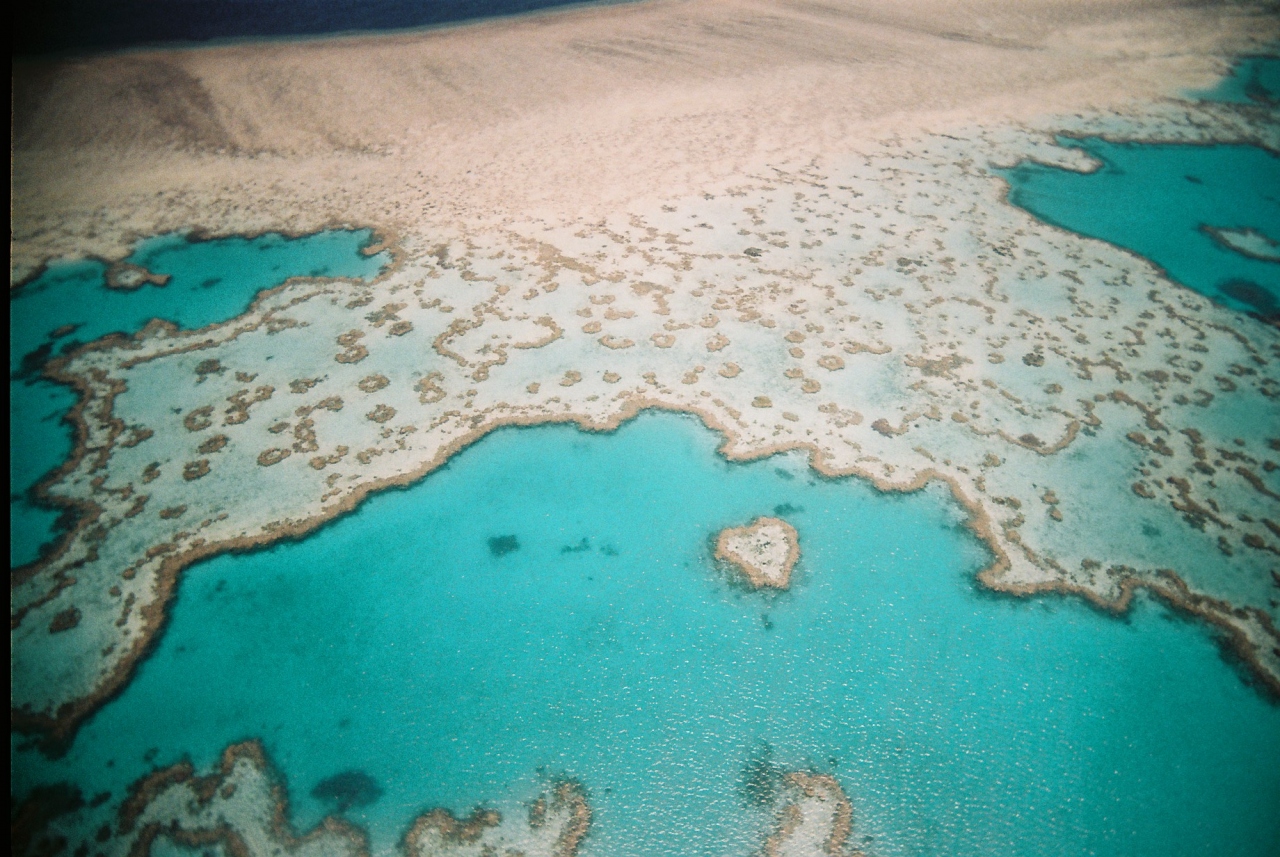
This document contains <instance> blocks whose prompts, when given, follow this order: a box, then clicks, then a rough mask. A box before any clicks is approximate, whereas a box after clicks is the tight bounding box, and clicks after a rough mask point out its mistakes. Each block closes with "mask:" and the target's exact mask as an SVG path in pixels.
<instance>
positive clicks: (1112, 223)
mask: <svg viewBox="0 0 1280 857" xmlns="http://www.w3.org/2000/svg"><path fill="white" fill-rule="evenodd" d="M1059 143H1060V144H1061V145H1063V146H1068V147H1072V148H1079V149H1082V150H1084V151H1085V152H1087V153H1088V154H1089V155H1091V156H1092V157H1094V158H1096V159H1097V160H1098V161H1100V162H1101V167H1100V168H1099V169H1097V170H1096V171H1094V172H1090V173H1081V172H1076V171H1074V170H1068V169H1063V168H1060V167H1054V166H1047V165H1045V164H1040V163H1035V162H1031V161H1024V162H1023V163H1021V164H1019V165H1018V166H1016V167H1014V168H1013V169H1010V170H1003V171H1001V174H1002V175H1003V176H1004V177H1005V178H1006V179H1008V181H1009V184H1010V190H1009V201H1010V202H1012V203H1013V204H1014V205H1017V206H1019V207H1021V208H1024V209H1026V210H1027V211H1030V212H1031V213H1032V214H1034V215H1036V216H1037V217H1039V218H1040V219H1042V220H1045V221H1048V222H1049V223H1052V224H1054V225H1056V226H1060V227H1062V228H1064V229H1070V230H1072V231H1073V232H1078V233H1080V234H1082V235H1087V236H1090V237H1092V238H1100V239H1102V240H1104V241H1109V242H1111V243H1113V244H1116V245H1118V246H1120V247H1124V248H1126V249H1129V250H1132V251H1134V252H1135V253H1138V254H1139V255H1141V256H1144V257H1146V258H1147V259H1150V260H1151V261H1152V262H1154V263H1155V264H1157V265H1159V266H1160V267H1161V268H1162V269H1164V271H1165V272H1166V273H1167V274H1168V276H1169V277H1171V278H1172V279H1173V280H1175V281H1177V282H1178V283H1181V284H1182V285H1184V286H1187V287H1188V288H1191V289H1194V290H1195V291H1197V292H1199V293H1200V294H1202V295H1205V296H1206V297H1208V298H1210V299H1212V300H1214V301H1216V302H1218V303H1220V304H1222V305H1224V306H1228V307H1230V308H1232V309H1235V310H1238V311H1240V312H1247V313H1251V314H1254V315H1257V316H1260V317H1262V318H1265V319H1267V320H1272V321H1274V320H1275V319H1277V318H1280V263H1277V262H1276V261H1272V260H1269V259H1267V258H1265V257H1264V256H1262V255H1259V254H1258V253H1255V252H1250V251H1249V249H1248V246H1247V243H1246V242H1245V241H1243V240H1237V241H1236V243H1237V246H1233V244H1232V240H1235V239H1232V236H1243V237H1245V238H1251V239H1252V240H1253V241H1254V243H1255V244H1257V245H1258V246H1259V247H1262V248H1265V247H1267V246H1269V245H1273V244H1275V243H1276V242H1277V239H1280V157H1278V156H1277V155H1276V154H1275V153H1273V152H1269V151H1267V150H1265V149H1261V148H1258V147H1256V146H1242V145H1219V146H1203V145H1190V144H1163V143H1160V144H1156V143H1140V142H1119V143H1117V142H1108V141H1106V140H1102V139H1099V138H1094V137H1090V138H1085V139H1079V140H1076V139H1067V138H1059ZM1228 239H1230V240H1228Z"/></svg>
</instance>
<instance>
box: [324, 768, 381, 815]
mask: <svg viewBox="0 0 1280 857" xmlns="http://www.w3.org/2000/svg"><path fill="white" fill-rule="evenodd" d="M311 796H312V797H313V798H315V799H316V800H319V801H323V802H325V803H328V804H331V805H332V806H333V807H334V811H335V812H336V813H338V814H339V815H340V814H342V813H344V812H346V811H347V810H349V809H351V808H352V807H357V808H358V807H363V806H369V805H370V804H372V803H375V802H376V801H377V800H378V798H380V797H382V787H381V786H379V785H378V781H377V780H375V779H374V778H373V777H371V776H369V775H368V774H366V773H365V772H364V771H343V772H342V773H340V774H334V775H333V776H332V777H327V778H325V779H323V780H321V781H320V782H319V783H317V784H316V787H315V788H313V789H312V790H311Z"/></svg>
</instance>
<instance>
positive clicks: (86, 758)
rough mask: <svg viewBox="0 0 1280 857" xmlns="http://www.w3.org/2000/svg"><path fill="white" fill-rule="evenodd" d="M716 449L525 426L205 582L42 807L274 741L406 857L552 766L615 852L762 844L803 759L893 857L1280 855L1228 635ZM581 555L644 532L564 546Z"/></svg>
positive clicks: (306, 820)
mask: <svg viewBox="0 0 1280 857" xmlns="http://www.w3.org/2000/svg"><path fill="white" fill-rule="evenodd" d="M717 441H718V438H717V437H716V436H715V435H713V434H712V433H711V432H708V431H706V430H705V429H703V428H702V427H701V426H700V425H698V424H697V423H696V422H695V421H693V420H691V419H688V418H682V417H677V416H674V415H670V414H664V415H642V416H640V417H639V418H637V419H636V420H635V421H634V422H632V423H629V424H627V425H625V426H623V427H622V428H621V429H619V430H618V431H617V432H616V433H612V434H590V435H584V434H582V433H580V432H578V431H576V430H575V429H573V428H570V427H566V426H548V427H541V428H536V429H507V430H503V431H499V432H495V433H494V434H491V435H489V436H488V437H486V438H485V439H484V440H483V441H481V442H480V443H477V444H476V445H474V446H472V447H471V448H469V449H467V450H466V451H464V452H463V453H461V454H460V455H458V456H457V457H456V458H455V459H454V460H453V461H452V462H451V463H450V466H449V467H446V468H442V469H440V470H438V471H436V472H435V473H433V474H431V475H430V476H428V477H427V478H426V479H424V480H423V481H421V482H420V483H418V484H416V485H414V486H412V487H411V488H409V489H407V490H403V491H389V492H385V493H382V494H379V495H377V496H375V497H372V498H370V500H369V501H368V502H366V503H365V504H364V505H363V506H361V507H360V509H358V510H357V511H355V512H354V513H352V514H350V515H348V516H346V517H344V518H342V519H340V520H337V521H335V522H333V523H332V524H331V525H329V526H327V527H324V528H322V529H320V530H318V531H317V532H316V533H315V534H313V535H312V536H310V537H308V538H306V539H304V540H302V541H299V542H293V543H282V544H280V545H278V546H276V547H274V548H270V549H266V550H261V551H257V552H254V553H250V554H241V555H226V556H221V557H217V558H215V559H211V560H209V561H208V562H205V563H202V564H200V565H198V566H195V567H192V568H191V569H189V570H188V571H186V572H185V573H184V576H183V578H182V581H181V584H180V589H179V592H178V595H177V600H176V603H175V604H174V605H173V606H172V613H171V619H170V622H169V624H168V626H167V628H166V630H165V632H164V636H163V637H162V638H161V639H160V640H159V642H158V645H157V646H156V647H155V650H154V652H153V654H152V655H151V656H150V657H149V659H148V660H147V661H145V662H144V663H143V664H142V666H141V667H140V669H139V670H138V672H137V674H136V676H135V677H134V679H133V681H132V682H131V683H130V685H129V686H128V687H127V688H126V689H125V690H124V692H123V693H122V694H121V695H120V696H119V697H117V698H116V699H114V700H113V701H112V702H110V703H108V704H107V705H106V706H105V707H104V708H103V709H102V710H101V711H100V712H99V713H98V714H97V715H95V716H94V717H93V718H92V719H91V720H90V721H89V722H87V723H86V724H85V725H84V726H83V728H82V729H81V730H80V732H79V733H78V735H77V737H76V740H75V742H74V743H73V745H72V746H71V747H70V748H68V751H67V753H66V755H65V756H63V757H61V758H59V759H56V760H53V759H48V758H45V757H43V756H41V755H40V754H39V753H38V751H34V750H31V749H22V747H21V744H22V741H21V739H18V740H16V741H14V742H13V744H12V745H11V749H13V750H14V751H15V756H14V762H13V765H12V768H11V779H10V789H11V794H13V795H14V796H15V797H17V798H18V799H19V800H20V799H21V798H22V797H24V796H25V795H26V794H28V793H30V792H31V791H32V790H34V789H35V788H38V787H41V786H48V785H51V784H53V783H57V782H60V781H64V780H66V781H71V782H74V783H75V784H76V785H77V786H78V787H79V788H80V789H81V791H82V793H84V794H86V795H90V794H99V793H102V792H110V793H111V794H113V795H117V796H119V795H122V794H124V793H125V791H126V788H127V786H128V784H129V783H131V782H132V781H134V780H135V779H136V778H137V777H139V776H141V775H142V774H144V773H146V772H147V771H148V770H150V769H151V768H153V767H155V766H162V765H168V764H171V763H173V762H176V761H178V760H179V759H181V758H184V757H189V758H191V760H192V761H193V762H194V763H195V764H196V765H197V766H198V767H200V768H202V769H207V768H208V767H210V766H212V765H213V764H215V763H216V761H217V759H218V756H219V753H220V752H221V750H222V748H223V747H225V746H226V745H227V744H228V743H230V742H232V741H237V740H241V739H243V738H245V737H248V736H258V737H261V738H262V739H263V741H264V744H265V746H266V749H267V752H268V753H269V755H270V757H271V758H272V759H273V760H274V761H275V762H276V763H277V764H278V766H279V768H280V771H281V773H282V776H283V777H284V780H285V781H286V783H287V785H288V787H289V797H290V810H291V813H292V820H293V822H294V823H295V825H296V826H297V827H298V828H300V829H306V828H309V827H310V826H311V825H313V824H315V823H316V822H317V821H319V820H320V819H321V818H322V817H323V815H324V814H325V813H327V812H332V811H335V809H338V808H342V807H345V808H344V809H343V813H344V815H345V816H346V817H347V818H349V819H350V820H352V821H354V822H356V823H359V824H361V825H362V826H364V827H366V829H368V831H369V833H370V836H371V838H372V843H371V845H372V848H371V850H372V852H373V853H375V854H377V853H389V852H390V851H391V850H392V849H393V848H394V846H395V843H396V841H397V840H398V839H399V838H400V837H401V836H402V835H403V833H404V830H405V828H406V826H407V824H408V823H409V821H410V819H412V818H413V817H414V816H415V815H416V814H418V813H420V812H422V811H424V810H426V809H429V808H431V807H434V806H445V807H449V808H450V809H452V810H453V811H454V812H455V813H458V814H465V813H467V812H469V811H470V810H471V808H472V807H474V806H476V805H477V804H482V803H483V804H489V805H494V804H497V805H498V807H499V808H504V809H508V808H510V809H513V811H516V812H520V811H522V810H521V807H520V802H521V801H522V800H524V799H526V798H527V797H529V796H530V794H531V791H536V789H537V782H538V778H539V776H540V775H539V771H544V772H547V774H548V775H549V776H553V777H554V776H559V775H564V776H569V777H574V778H577V779H578V780H580V781H581V782H582V783H583V784H584V785H585V786H586V788H587V790H588V792H589V794H590V796H591V797H590V799H591V802H592V807H593V812H594V816H593V822H592V831H591V845H592V849H593V853H597V854H607V855H610V857H702V855H705V857H722V855H725V854H747V853H754V852H755V851H757V850H758V849H759V846H760V844H761V842H762V839H763V836H762V832H763V831H764V830H766V829H767V827H768V826H769V824H770V823H771V822H772V808H771V807H770V806H769V804H770V801H771V800H772V799H773V798H774V797H775V796H776V790H777V784H778V779H779V776H780V774H781V772H783V771H789V770H796V769H815V770H821V771H826V772H829V773H832V774H833V775H835V776H836V777H837V778H838V779H839V781H840V782H841V783H842V785H843V786H844V788H845V789H846V790H847V791H848V793H849V794H850V796H851V799H852V800H853V803H854V807H855V827H856V831H857V836H858V837H859V840H858V841H857V842H856V843H855V844H865V843H863V841H862V840H861V837H864V836H866V837H871V838H872V839H873V846H874V850H873V852H872V853H875V854H876V855H878V856H879V857H904V855H920V857H928V855H937V857H955V855H988V854H991V855H1005V854H1010V855H1013V854H1016V855H1026V857H1059V855H1064V854H1072V855H1075V854H1093V855H1114V857H1120V855H1124V857H1146V856H1147V855H1149V857H1156V855H1161V857H1163V855H1169V854H1232V855H1241V857H1272V855H1274V854H1276V853H1280V852H1278V851H1277V847H1278V846H1280V816H1277V815H1276V813H1275V812H1274V809H1275V807H1276V806H1277V805H1280V767H1278V766H1277V765H1276V764H1275V760H1276V759H1277V758H1280V707H1276V706H1274V705H1270V704H1269V703H1267V702H1266V701H1265V700H1264V699H1263V698H1262V697H1260V696H1259V695H1258V694H1257V693H1254V692H1253V691H1251V690H1250V689H1249V688H1248V687H1245V686H1244V685H1243V683H1241V682H1240V681H1239V680H1238V678H1237V677H1236V675H1235V674H1234V673H1233V672H1232V671H1231V670H1230V669H1228V668H1226V667H1225V666H1224V664H1223V663H1222V661H1221V659H1220V656H1219V653H1218V651H1217V649H1216V648H1215V646H1214V643H1213V641H1212V639H1211V638H1210V635H1209V634H1207V633H1205V631H1204V629H1203V628H1202V627H1200V626H1199V625H1197V624H1195V623H1191V622H1187V621H1183V620H1179V619H1177V618H1176V617H1171V616H1170V614H1168V613H1167V612H1166V611H1165V610H1164V609H1163V608H1160V607H1158V606H1156V605H1154V604H1151V603H1148V602H1144V601H1142V600H1141V599H1139V602H1140V603H1139V604H1138V605H1137V607H1136V609H1135V612H1134V614H1132V616H1131V617H1130V619H1129V621H1117V620H1116V619H1114V618H1112V617H1110V616H1108V615H1106V614H1103V613H1102V612H1100V611H1097V610H1094V609H1092V608H1090V607H1088V606H1087V605H1085V604H1084V603H1082V602H1081V601H1080V600H1078V599H1064V598H1060V597H1046V598H1041V599H1025V600H1024V599H1015V598H1009V597H1004V596H996V595H992V594H990V593H986V594H983V593H984V591H983V590H979V589H978V588H977V586H976V584H975V581H974V575H975V573H976V572H977V571H978V570H979V569H981V568H982V567H983V566H984V565H986V564H987V563H989V562H990V561H991V557H990V554H989V553H988V552H987V551H986V550H985V549H984V547H983V546H982V545H981V544H979V543H978V542H977V541H976V540H975V539H974V538H973V536H972V534H971V533H970V532H969V531H968V530H967V529H965V527H964V525H963V520H964V511H963V509H961V508H960V507H959V506H958V504H956V503H954V502H952V501H951V500H950V497H949V495H948V494H947V493H946V492H945V491H944V490H942V489H941V487H940V486H937V485H934V486H932V487H930V488H928V489H926V490H924V491H921V492H918V493H915V494H910V495H885V494H880V493H878V492H876V491H875V490H874V489H873V488H871V487H870V486H868V485H867V484H866V483H863V482H859V481H856V480H849V479H843V480H837V479H822V480H809V479H785V478H783V477H782V476H781V475H780V473H779V471H782V472H785V473H788V474H800V473H804V472H805V469H806V463H805V461H804V459H803V457H802V456H800V455H798V454H787V455H781V456H776V457H774V458H771V459H768V460H762V461H756V462H751V463H744V464H728V463H726V462H725V461H723V460H722V459H720V458H718V457H717V456H716V454H715V446H716V443H717ZM778 465H783V466H782V467H778ZM784 504H788V505H790V506H791V507H792V508H799V507H804V509H805V510H806V511H805V512H804V514H803V515H796V516H795V517H793V518H791V523H792V524H793V525H794V526H795V527H796V528H797V530H798V532H799V537H800V545H801V558H800V563H799V565H798V566H797V570H796V574H795V575H794V576H793V579H792V588H791V589H790V590H789V591H787V592H782V593H772V594H766V593H761V592H753V591H748V590H746V589H744V588H743V587H741V586H735V585H734V584H733V581H732V579H731V578H730V577H729V576H728V573H727V571H726V570H725V569H722V568H720V567H718V565H717V564H716V562H715V561H714V559H713V555H712V547H711V545H709V544H708V538H709V537H713V536H714V535H715V534H716V533H717V532H718V531H719V530H720V529H721V528H723V527H726V526H738V525H741V524H743V523H745V522H749V521H750V520H752V519H753V518H755V517H757V516H758V515H760V514H762V513H765V512H766V511H767V510H769V509H772V508H774V507H778V506H782V505H784ZM495 533H498V534H513V535H514V536H515V537H516V538H517V539H518V541H519V545H520V548H519V550H518V551H515V552H511V553H506V554H503V555H496V554H495V553H494V552H493V551H491V550H490V547H489V542H488V540H489V539H490V538H493V537H494V534H495ZM584 542H585V543H586V544H589V545H611V546H613V547H614V548H615V549H614V550H612V551H611V552H606V551H603V550H599V551H597V550H586V551H571V552H565V551H564V547H565V546H566V545H575V544H578V545H580V544H583V543H584ZM335 778H336V781H335ZM523 811H526V812H527V810H523Z"/></svg>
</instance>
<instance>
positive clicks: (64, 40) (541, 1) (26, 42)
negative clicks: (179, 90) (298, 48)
mask: <svg viewBox="0 0 1280 857" xmlns="http://www.w3.org/2000/svg"><path fill="white" fill-rule="evenodd" d="M575 2H582V0H49V2H45V3H35V4H24V5H21V6H19V7H17V8H16V9H15V11H14V15H15V25H14V34H13V48H14V52H15V53H18V54H41V53H49V52H54V51H84V50H95V49H105V48H122V47H130V46H136V45H146V44H157V43H173V42H204V41H208V40H210V39H231V38H255V37H258V38H263V37H282V36H312V35H321V34H324V33H341V32H347V31H351V30H394V29H403V28H408V27H425V26H430V25H435V24H448V23H454V22H459V21H467V20H473V19H479V18H493V17H498V16H502V15H517V14H520V13H523V12H532V11H536V10H538V9H550V8H554V7H557V6H566V5H570V4H572V3H575Z"/></svg>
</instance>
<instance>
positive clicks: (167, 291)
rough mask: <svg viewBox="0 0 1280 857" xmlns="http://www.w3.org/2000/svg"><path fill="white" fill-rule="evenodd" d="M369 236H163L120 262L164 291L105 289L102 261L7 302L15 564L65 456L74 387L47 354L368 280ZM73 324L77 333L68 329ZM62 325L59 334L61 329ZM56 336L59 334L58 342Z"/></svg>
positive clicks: (24, 558) (42, 523)
mask: <svg viewBox="0 0 1280 857" xmlns="http://www.w3.org/2000/svg"><path fill="white" fill-rule="evenodd" d="M371 240H372V235H371V233H370V231H369V230H367V229H364V230H354V231H346V230H332V231H328V232H320V233H316V234H315V235H308V236H305V237H302V238H295V239H291V238H285V237H283V236H281V235H275V234H269V235H262V236H259V237H257V238H241V237H231V238H219V239H215V240H211V241H189V240H187V238H186V237H184V236H182V235H163V236H159V237H157V238H150V239H147V240H146V241H143V242H141V243H140V244H139V245H138V247H137V249H135V250H134V252H133V254H132V255H131V256H129V258H128V259H127V260H126V261H127V262H130V263H132V264H135V265H141V266H143V267H145V268H147V269H149V270H151V271H152V272H154V273H157V274H168V275H169V276H170V280H169V282H168V284H167V285H164V286H153V285H143V286H142V287H141V288H138V289H135V290H132V291H122V290H119V289H111V288H107V285H106V276H105V275H106V266H105V265H104V264H103V263H101V262H98V261H78V262H64V263H54V264H52V265H50V266H49V268H48V269H47V270H46V271H45V272H43V273H42V274H41V275H40V276H39V277H38V278H36V279H35V280H33V281H32V282H30V283H27V284H26V285H24V286H22V288H21V289H19V290H18V291H17V292H15V293H14V294H12V295H11V297H10V300H9V373H10V381H9V409H10V435H9V449H10V461H9V523H10V527H11V532H12V533H13V537H12V538H11V540H10V543H9V564H10V566H11V567H13V566H17V565H21V564H23V563H27V562H31V561H32V560H34V559H36V557H37V556H38V555H39V552H40V549H41V546H42V545H43V544H45V543H47V542H48V541H49V539H50V538H51V537H52V536H53V535H54V532H53V529H52V528H53V524H54V522H55V521H56V519H57V517H58V513H57V512H54V511H51V510H48V509H44V508H41V507H39V506H36V505H33V504H32V503H31V502H30V500H29V495H28V492H29V491H30V489H31V486H33V485H34V484H35V483H36V482H38V481H39V480H40V478H41V477H43V476H44V475H45V474H46V473H48V472H49V471H50V470H52V469H53V468H55V467H57V466H58V465H59V464H61V463H62V462H63V461H65V460H66V457H67V455H68V454H69V453H70V451H71V436H70V432H69V429H68V427H67V426H65V425H64V424H63V423H62V415H63V414H65V413H66V412H67V411H68V410H69V409H70V407H71V406H72V405H73V404H75V399H76V396H75V394H74V392H73V391H71V390H69V389H67V388H64V387H59V386H57V385H54V384H52V383H50V382H48V381H46V380H43V379H42V378H40V377H39V370H40V367H41V365H43V363H44V362H45V361H46V360H47V359H48V358H49V357H50V356H53V355H56V354H58V353H61V352H63V351H65V350H68V349H70V348H74V347H75V346H76V345H78V344H83V343H86V342H92V341H93V340H96V339H99V338H101V337H103V336H105V335H107V334H109V333H125V334H132V333H136V332H137V331H139V330H141V329H142V328H143V327H144V326H145V325H146V323H147V322H148V321H150V320H151V319H154V318H160V319H164V320H166V321H170V322H172V323H174V324H176V325H177V326H178V327H180V328H185V329H195V328H201V327H206V326H208V325H210V324H215V323H217V322H221V321H226V320H227V319H230V318H234V317H235V316H237V315H239V314H240V313H242V312H244V311H245V310H246V309H247V308H248V306H249V304H250V302H251V301H252V300H253V298H254V296H255V295H257V294H258V293H259V292H261V291H262V290H264V289H269V288H272V287H274V286H278V285H280V284H282V283H283V282H284V281H285V280H287V279H288V278H289V277H298V276H314V277H359V278H366V277H373V276H375V275H377V273H378V271H380V270H381V269H382V267H383V266H384V265H385V264H386V263H387V262H388V261H389V259H388V255H387V254H386V253H378V254H375V255H373V256H364V255H362V254H361V253H360V252H359V251H360V248H362V247H365V246H367V245H368V244H369V242H370V241H371ZM68 326H70V327H72V328H73V329H72V330H70V332H66V328H67V327H68ZM60 328H62V330H60ZM54 333H59V334H61V335H60V336H57V337H54V336H53V334H54Z"/></svg>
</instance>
